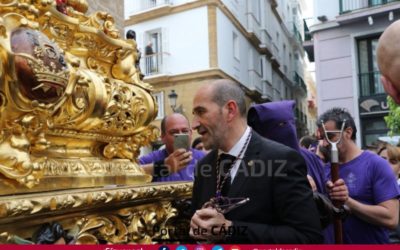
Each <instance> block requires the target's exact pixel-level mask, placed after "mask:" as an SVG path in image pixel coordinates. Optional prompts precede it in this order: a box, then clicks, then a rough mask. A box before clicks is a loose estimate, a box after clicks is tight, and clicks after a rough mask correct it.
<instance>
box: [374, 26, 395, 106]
mask: <svg viewBox="0 0 400 250" xmlns="http://www.w3.org/2000/svg"><path fill="white" fill-rule="evenodd" d="M377 59H378V66H379V70H380V71H381V74H382V84H383V86H384V88H385V91H386V92H387V93H388V94H389V95H390V96H392V97H393V99H394V100H395V101H396V102H397V103H400V20H399V21H396V22H394V23H392V24H391V25H390V26H389V27H388V28H386V30H385V31H384V32H383V33H382V35H381V37H380V38H379V43H378V48H377Z"/></svg>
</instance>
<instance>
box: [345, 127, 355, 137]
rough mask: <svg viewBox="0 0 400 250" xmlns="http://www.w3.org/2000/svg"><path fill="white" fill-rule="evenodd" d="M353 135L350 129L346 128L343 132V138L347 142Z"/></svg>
mask: <svg viewBox="0 0 400 250" xmlns="http://www.w3.org/2000/svg"><path fill="white" fill-rule="evenodd" d="M353 133H354V130H353V129H352V128H351V127H347V128H345V130H344V134H345V137H346V139H348V140H351V136H352V135H353Z"/></svg>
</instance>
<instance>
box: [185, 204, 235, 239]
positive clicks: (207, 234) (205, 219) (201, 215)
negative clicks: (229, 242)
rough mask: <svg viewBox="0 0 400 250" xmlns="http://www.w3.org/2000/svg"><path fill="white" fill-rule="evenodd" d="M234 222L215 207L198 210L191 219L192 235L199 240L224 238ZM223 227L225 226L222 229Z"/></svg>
mask: <svg viewBox="0 0 400 250" xmlns="http://www.w3.org/2000/svg"><path fill="white" fill-rule="evenodd" d="M230 226H232V222H231V221H229V220H227V219H225V217H224V215H223V214H221V213H219V212H218V211H217V210H215V209H214V208H203V209H200V210H197V211H196V213H195V214H194V215H193V217H192V220H191V221H190V236H191V237H193V238H195V239H199V240H209V241H218V240H222V239H224V237H225V236H226V233H225V232H228V231H229V227H230ZM221 228H223V229H222V230H221Z"/></svg>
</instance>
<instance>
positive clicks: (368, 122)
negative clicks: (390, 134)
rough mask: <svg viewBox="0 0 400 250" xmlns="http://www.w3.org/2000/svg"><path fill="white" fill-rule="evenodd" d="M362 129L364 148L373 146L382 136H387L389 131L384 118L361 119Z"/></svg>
mask: <svg viewBox="0 0 400 250" xmlns="http://www.w3.org/2000/svg"><path fill="white" fill-rule="evenodd" d="M361 127H362V145H363V147H365V146H368V145H371V144H372V143H373V142H375V141H377V140H378V137H380V136H386V135H387V131H388V129H387V127H386V123H385V121H384V120H383V119H382V116H375V117H363V118H361Z"/></svg>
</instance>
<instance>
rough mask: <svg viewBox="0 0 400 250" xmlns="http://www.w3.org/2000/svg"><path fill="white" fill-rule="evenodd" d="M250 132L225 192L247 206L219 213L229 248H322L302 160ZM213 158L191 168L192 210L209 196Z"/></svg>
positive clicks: (213, 175) (213, 183)
mask: <svg viewBox="0 0 400 250" xmlns="http://www.w3.org/2000/svg"><path fill="white" fill-rule="evenodd" d="M252 133H253V135H252V138H251V140H250V143H249V145H248V148H247V150H246V152H245V155H244V158H243V161H242V163H241V165H240V167H239V169H238V172H237V174H236V176H235V178H234V180H233V183H232V185H231V188H230V190H229V193H228V197H248V198H250V201H249V202H248V203H246V204H244V205H242V206H240V207H238V208H235V209H234V210H232V211H230V212H228V213H227V214H225V218H226V219H228V220H231V221H232V222H233V225H234V228H235V229H236V230H235V234H234V235H233V237H230V238H229V243H231V242H232V243H280V244H282V243H322V241H323V236H322V234H321V226H320V222H319V215H318V212H317V209H316V206H315V204H314V201H313V199H312V191H311V188H310V185H309V184H308V180H307V178H306V174H305V173H306V172H307V170H306V164H305V162H304V159H303V158H302V157H301V156H300V155H299V154H298V153H297V152H296V151H294V150H293V149H291V148H289V147H286V146H284V145H282V144H279V143H276V142H274V141H271V140H267V139H265V138H262V137H261V136H260V135H258V134H257V133H256V132H254V131H252ZM216 158H217V150H213V151H212V152H210V153H209V154H208V155H207V156H206V157H205V158H203V159H202V160H200V161H199V162H198V164H197V167H196V176H195V181H194V186H193V199H192V206H193V209H194V210H197V209H200V208H201V207H202V205H203V204H204V203H205V202H207V201H208V200H209V199H210V198H211V197H214V196H215V190H216V168H215V167H216V166H215V165H216ZM243 230H245V232H243Z"/></svg>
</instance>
